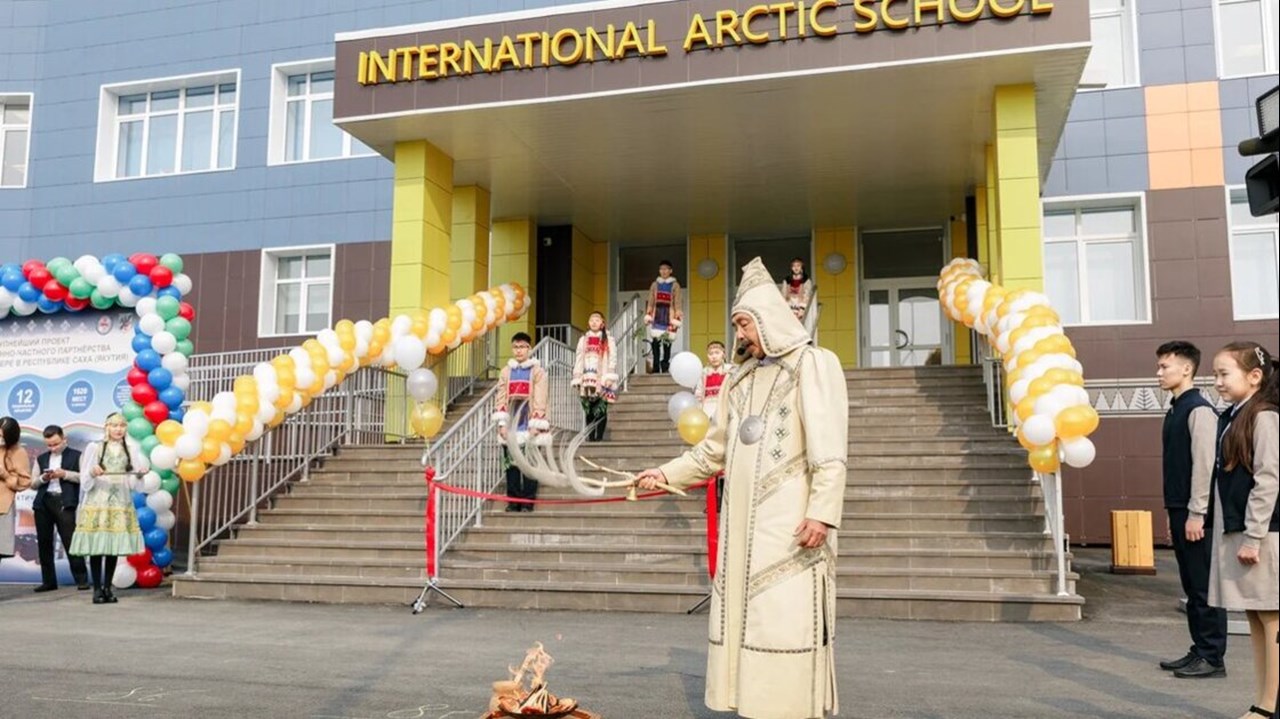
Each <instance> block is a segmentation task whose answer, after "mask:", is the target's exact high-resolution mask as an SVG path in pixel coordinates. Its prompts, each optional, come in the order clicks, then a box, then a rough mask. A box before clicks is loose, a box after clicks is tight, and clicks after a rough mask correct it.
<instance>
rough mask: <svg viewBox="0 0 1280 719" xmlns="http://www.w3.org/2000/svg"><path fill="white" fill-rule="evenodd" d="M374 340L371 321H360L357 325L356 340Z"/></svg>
mask: <svg viewBox="0 0 1280 719" xmlns="http://www.w3.org/2000/svg"><path fill="white" fill-rule="evenodd" d="M371 339H373V323H372V322H370V321H369V320H360V321H359V322H357V323H356V340H364V341H365V342H368V341H369V340H371Z"/></svg>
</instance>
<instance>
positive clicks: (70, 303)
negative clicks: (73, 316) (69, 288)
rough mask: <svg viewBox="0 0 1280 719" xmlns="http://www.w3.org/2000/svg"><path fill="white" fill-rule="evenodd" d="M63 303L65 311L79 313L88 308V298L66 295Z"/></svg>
mask: <svg viewBox="0 0 1280 719" xmlns="http://www.w3.org/2000/svg"><path fill="white" fill-rule="evenodd" d="M63 302H65V303H66V304H67V309H69V310H71V311H72V312H79V311H80V310H82V309H84V308H86V307H88V306H89V300H88V298H80V297H72V296H71V295H67V298H66V299H65V300H63Z"/></svg>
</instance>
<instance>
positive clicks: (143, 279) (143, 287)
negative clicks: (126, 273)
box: [129, 265, 151, 297]
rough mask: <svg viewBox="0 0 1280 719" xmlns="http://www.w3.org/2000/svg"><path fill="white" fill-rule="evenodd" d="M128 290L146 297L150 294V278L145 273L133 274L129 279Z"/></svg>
mask: <svg viewBox="0 0 1280 719" xmlns="http://www.w3.org/2000/svg"><path fill="white" fill-rule="evenodd" d="M130 267H132V265H130ZM129 291H130V292H132V293H133V294H135V295H137V296H139V297H146V296H147V295H149V294H151V278H150V277H147V276H146V275H134V276H133V279H131V280H129Z"/></svg>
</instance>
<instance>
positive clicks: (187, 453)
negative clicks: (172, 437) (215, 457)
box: [173, 415, 204, 459]
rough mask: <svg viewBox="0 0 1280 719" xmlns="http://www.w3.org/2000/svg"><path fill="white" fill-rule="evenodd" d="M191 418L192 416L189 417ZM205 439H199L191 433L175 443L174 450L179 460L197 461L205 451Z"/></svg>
mask: <svg viewBox="0 0 1280 719" xmlns="http://www.w3.org/2000/svg"><path fill="white" fill-rule="evenodd" d="M187 416H188V417H190V416H191V415H187ZM202 440H203V438H202V437H197V436H195V435H193V434H190V433H184V434H183V435H182V436H181V437H179V438H178V441H177V442H174V444H173V448H174V450H176V451H177V453H178V459H195V458H196V457H199V456H200V453H201V452H202V451H204V444H203V441H202Z"/></svg>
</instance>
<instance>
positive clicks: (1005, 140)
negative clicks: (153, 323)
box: [0, 0, 1280, 542]
mask: <svg viewBox="0 0 1280 719" xmlns="http://www.w3.org/2000/svg"><path fill="white" fill-rule="evenodd" d="M1276 25H1277V0H1092V1H1091V2H1089V3H1083V2H1074V1H1071V2H1067V1H1066V0H1056V2H1051V1H1049V0H946V1H945V2H925V1H917V0H893V1H891V2H870V1H869V0H858V1H857V2H853V1H852V0H840V1H839V2H834V1H829V2H824V1H821V0H819V1H815V2H808V3H799V2H790V3H787V2H784V3H774V4H766V5H757V4H755V3H751V2H745V1H740V0H714V1H713V0H660V1H653V0H605V1H603V2H566V1H563V0H561V1H559V2H556V1H554V0H552V1H547V2H536V1H533V0H525V1H522V0H490V1H483V0H471V1H469V2H454V1H452V0H417V1H415V2H394V1H392V0H373V1H372V2H364V3H356V2H352V1H350V0H329V1H328V2H325V3H321V4H318V5H317V4H312V5H309V6H308V7H307V8H305V9H304V8H301V7H294V6H292V5H290V4H288V3H259V2H254V1H252V0H217V1H215V0H206V1H197V2H187V3H181V4H179V3H170V2H158V1H154V0H128V1H127V2H117V3H111V4H110V5H109V6H107V5H102V4H94V3H56V2H49V1H48V0H15V1H14V2H8V3H4V4H3V5H2V6H0V120H2V121H3V122H2V124H0V161H2V168H0V169H2V171H0V262H9V261H22V260H25V259H27V258H29V257H37V258H43V259H48V258H51V257H54V256H58V255H65V256H69V257H72V258H74V257H76V256H79V255H81V254H85V253H93V254H97V255H103V254H106V253H109V252H126V253H129V252H138V251H149V252H157V253H161V252H178V253H181V254H182V255H183V256H184V257H185V258H186V259H187V272H188V273H189V274H190V275H191V276H192V278H193V279H194V281H195V290H194V292H193V295H192V298H193V299H192V301H193V302H194V303H195V304H196V305H197V308H198V310H199V311H200V318H199V321H198V322H197V324H196V330H195V333H194V335H193V339H194V341H195V343H196V347H197V350H198V351H201V352H217V351H231V350H239V349H248V348H255V347H273V346H292V345H295V344H297V343H298V342H299V341H300V339H301V338H302V337H303V336H305V335H307V334H310V333H314V332H316V331H318V330H319V329H321V328H324V327H328V326H331V325H332V324H333V323H334V322H336V321H337V320H338V319H341V318H351V319H362V318H376V317H381V316H384V315H385V314H386V313H388V312H392V311H400V310H406V309H411V308H416V307H421V306H432V305H435V304H439V303H440V302H443V301H444V300H446V299H448V298H453V297H457V296H462V295H466V294H470V293H474V292H476V291H479V290H481V289H483V288H484V287H487V286H489V285H490V284H494V283H498V282H504V281H519V282H521V283H523V284H525V285H526V286H528V287H529V288H530V289H531V291H532V292H533V295H534V298H535V308H536V309H535V312H534V313H531V315H530V316H529V318H528V319H527V323H528V326H527V329H534V328H535V327H536V326H538V325H543V326H557V325H576V326H582V325H584V324H585V321H586V315H587V314H588V313H589V312H591V311H594V310H599V311H603V312H606V313H609V312H616V311H617V310H618V308H619V307H620V306H621V304H622V303H623V302H626V301H628V300H629V299H630V298H632V297H634V295H635V293H637V292H639V291H643V290H645V289H647V288H648V286H649V283H650V282H651V281H652V279H653V277H654V274H655V272H656V268H657V264H658V262H659V261H660V260H663V259H666V260H670V261H671V262H673V264H675V266H676V276H677V277H678V278H679V279H680V280H681V282H682V284H683V285H684V286H685V287H686V288H687V292H686V293H685V307H684V308H683V309H684V312H685V315H686V329H685V331H684V332H682V334H681V336H680V341H681V342H682V343H683V344H684V346H687V347H690V348H693V349H700V348H701V347H702V346H703V345H705V344H706V342H707V341H709V340H711V339H723V338H724V337H725V336H726V334H727V309H728V303H729V300H730V298H731V297H732V293H733V290H734V283H735V282H736V280H737V274H738V273H737V271H736V268H737V267H738V266H739V265H741V264H743V263H744V262H745V260H746V259H749V258H750V257H754V256H757V255H759V256H762V257H764V258H766V260H767V262H768V263H769V265H770V267H771V268H772V269H773V270H774V271H775V272H777V273H779V274H781V272H782V271H783V270H784V269H785V267H786V266H787V265H788V264H789V261H790V260H791V259H792V258H793V257H799V258H801V259H803V260H804V261H805V262H806V263H807V265H808V268H809V272H810V273H811V274H812V275H813V277H814V279H815V281H816V284H817V288H818V298H819V301H820V303H821V314H820V319H819V323H818V324H819V338H820V341H821V343H822V344H824V345H825V346H828V347H831V348H832V349H833V350H834V351H836V352H837V353H838V354H839V355H840V357H841V358H842V360H843V361H844V362H845V364H846V365H847V366H849V367H855V366H889V365H911V364H923V363H926V362H935V361H940V362H944V363H951V362H967V361H969V356H970V347H969V337H968V334H967V331H965V330H964V329H963V328H960V327H956V326H954V325H952V324H950V323H947V322H944V321H943V319H942V315H941V312H940V311H939V307H938V302H937V292H936V290H935V288H934V281H935V278H936V273H937V271H938V268H939V267H941V265H942V264H943V263H945V262H946V261H947V260H948V259H950V258H951V257H955V256H976V257H978V258H979V259H981V260H982V261H983V263H984V264H985V265H986V266H987V267H988V268H989V270H990V273H991V275H992V276H993V278H995V279H997V280H999V281H1001V282H1002V283H1003V284H1005V285H1007V286H1010V287H1031V288H1036V289H1044V290H1045V291H1046V292H1047V293H1048V294H1049V295H1050V296H1051V298H1052V299H1053V300H1054V303H1055V305H1056V306H1057V307H1058V308H1059V309H1060V311H1061V312H1062V314H1063V317H1064V319H1065V320H1066V322H1067V323H1068V324H1069V334H1070V335H1071V337H1072V339H1073V341H1074V343H1075V344H1076V346H1077V348H1078V349H1079V351H1080V359H1081V361H1082V362H1083V364H1084V366H1085V371H1086V375H1087V376H1088V377H1089V378H1090V379H1091V380H1093V381H1094V384H1095V386H1093V388H1092V391H1093V394H1094V396H1095V397H1096V398H1097V400H1098V402H1099V403H1100V407H1102V408H1103V410H1104V415H1108V416H1109V419H1108V421H1107V422H1106V423H1105V424H1104V427H1103V429H1102V430H1100V432H1099V433H1098V435H1096V436H1095V439H1096V440H1097V444H1098V447H1099V452H1100V456H1099V459H1098V461H1097V462H1096V463H1095V464H1094V465H1093V466H1092V467H1090V468H1089V469H1088V470H1085V471H1083V472H1079V471H1072V472H1070V473H1069V474H1068V476H1067V479H1068V482H1067V507H1066V510H1067V512H1066V513H1067V519H1068V523H1069V524H1068V526H1069V529H1070V531H1071V533H1072V536H1073V538H1074V539H1076V540H1077V541H1089V542H1106V541H1109V539H1110V532H1109V525H1108V518H1107V513H1108V510H1110V509H1114V508H1126V509H1153V510H1157V511H1158V510H1160V506H1159V505H1160V499H1159V497H1160V479H1159V477H1160V472H1159V466H1158V461H1159V459H1158V457H1159V451H1158V446H1159V442H1158V435H1157V434H1156V433H1157V432H1158V427H1159V417H1160V415H1161V414H1162V411H1163V410H1162V408H1161V403H1162V402H1163V399H1164V398H1162V397H1159V395H1158V392H1154V391H1153V390H1154V383H1153V382H1151V381H1149V380H1148V379H1147V378H1149V377H1151V376H1152V372H1153V371H1152V367H1153V361H1154V357H1153V351H1154V347H1155V346H1156V345H1158V344H1159V343H1160V342H1161V341H1163V340H1165V339H1170V338H1174V337H1178V338H1186V339H1191V340H1193V341H1196V342H1197V343H1198V344H1200V345H1201V346H1202V347H1204V348H1205V349H1206V350H1212V349H1213V348H1216V347H1217V346H1218V345H1220V344H1223V343H1225V342H1226V341H1228V340H1229V339H1231V338H1235V337H1247V338H1253V339H1257V340H1259V341H1261V342H1262V343H1264V344H1266V345H1268V346H1269V347H1272V348H1275V347H1276V344H1277V317H1278V316H1280V315H1278V312H1277V305H1276V302H1277V301H1276V299H1275V298H1276V297H1277V274H1278V272H1277V256H1278V254H1280V253H1278V252H1277V248H1276V237H1277V231H1276V222H1275V218H1274V217H1272V218H1268V219H1266V220H1258V219H1254V218H1251V217H1249V216H1248V212H1247V209H1244V210H1242V209H1241V208H1242V205H1241V202H1242V201H1243V197H1242V193H1241V192H1240V191H1239V186H1240V185H1241V184H1242V183H1243V177H1244V170H1245V169H1246V168H1247V167H1248V165H1249V161H1248V160H1246V159H1243V158H1240V157H1238V156H1237V155H1236V152H1235V146H1236V144H1237V142H1238V141H1239V140H1241V139H1244V138H1245V137H1250V136H1253V135H1254V134H1256V128H1255V127H1254V124H1253V119H1252V106H1253V101H1254V98H1255V97H1256V96H1257V95H1259V94H1261V93H1262V92H1264V91H1265V90H1268V89H1270V88H1271V87H1273V86H1274V85H1275V83H1276V79H1277V75H1276V72H1277V68H1276V61H1277V54H1278V52H1277V39H1276V32H1275V30H1274V28H1275V27H1276ZM1245 207H1247V206H1245ZM513 329H515V328H513Z"/></svg>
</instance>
